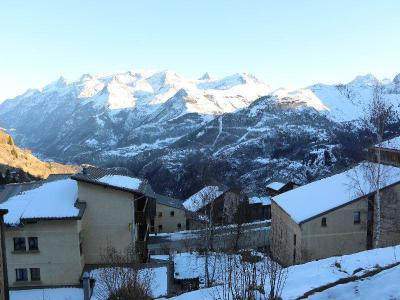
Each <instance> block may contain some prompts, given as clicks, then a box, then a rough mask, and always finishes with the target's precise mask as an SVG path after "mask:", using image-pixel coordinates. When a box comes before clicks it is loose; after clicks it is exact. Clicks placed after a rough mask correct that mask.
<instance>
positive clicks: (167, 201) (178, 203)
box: [155, 194, 185, 209]
mask: <svg viewBox="0 0 400 300" xmlns="http://www.w3.org/2000/svg"><path fill="white" fill-rule="evenodd" d="M155 198H156V202H157V203H159V204H162V205H165V206H169V207H174V208H178V209H184V208H185V207H184V206H183V202H182V200H178V199H175V198H171V197H168V196H164V195H160V194H155Z"/></svg>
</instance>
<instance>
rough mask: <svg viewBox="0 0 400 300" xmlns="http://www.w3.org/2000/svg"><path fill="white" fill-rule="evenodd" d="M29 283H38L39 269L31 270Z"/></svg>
mask: <svg viewBox="0 0 400 300" xmlns="http://www.w3.org/2000/svg"><path fill="white" fill-rule="evenodd" d="M31 281H40V269H39V268H31Z"/></svg>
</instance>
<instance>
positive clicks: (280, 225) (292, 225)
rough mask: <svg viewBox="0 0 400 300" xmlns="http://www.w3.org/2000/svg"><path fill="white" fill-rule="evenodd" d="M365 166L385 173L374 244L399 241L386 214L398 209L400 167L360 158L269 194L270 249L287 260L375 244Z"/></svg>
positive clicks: (399, 234)
mask: <svg viewBox="0 0 400 300" xmlns="http://www.w3.org/2000/svg"><path fill="white" fill-rule="evenodd" d="M370 168H374V169H376V168H380V170H381V171H382V174H385V175H384V176H383V175H382V181H381V184H380V187H381V188H380V190H381V196H382V197H381V203H382V205H381V208H382V219H381V237H380V244H379V246H382V247H383V246H389V245H394V244H399V243H400V232H399V231H397V233H396V231H392V230H389V228H390V227H391V220H390V219H389V218H386V216H389V215H390V214H391V215H393V211H397V212H398V211H400V168H397V167H394V166H387V165H378V164H376V163H373V162H363V163H361V164H359V165H357V166H355V167H353V168H351V169H349V170H347V171H345V172H342V173H339V174H336V175H333V176H330V177H327V178H324V179H321V180H318V181H315V182H312V183H310V184H307V185H304V186H301V187H298V188H296V189H294V190H291V191H288V192H286V193H283V194H280V195H278V196H275V197H273V198H272V207H271V210H272V220H271V224H272V226H271V230H272V234H271V241H270V243H271V250H272V253H273V255H274V256H275V257H276V258H277V259H278V260H279V261H281V262H282V263H283V264H284V265H292V264H299V263H304V262H307V261H310V260H314V259H321V258H326V257H330V256H335V255H342V254H349V253H354V252H358V251H362V250H366V249H371V248H372V247H374V242H373V241H374V238H375V228H376V218H375V213H374V211H375V209H376V208H375V206H376V203H375V201H374V199H375V192H376V189H374V185H373V184H371V181H369V180H368V178H369V175H368V172H369V170H370ZM394 217H396V215H395V216H394ZM397 218H398V214H397ZM384 228H388V230H385V229H384Z"/></svg>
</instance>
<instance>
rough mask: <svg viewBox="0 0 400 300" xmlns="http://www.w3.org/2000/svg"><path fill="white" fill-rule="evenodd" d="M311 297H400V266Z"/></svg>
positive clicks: (394, 298)
mask: <svg viewBox="0 0 400 300" xmlns="http://www.w3.org/2000/svg"><path fill="white" fill-rule="evenodd" d="M309 299H312V300H322V299H336V300H341V299H365V300H375V299H390V300H396V299H400V266H397V267H394V268H392V269H389V270H386V271H382V272H381V273H379V274H377V275H375V276H372V277H370V278H367V279H364V280H357V281H355V282H351V283H348V284H341V285H338V286H335V287H333V288H330V289H328V290H326V291H324V292H321V293H317V294H315V295H312V296H311V297H309Z"/></svg>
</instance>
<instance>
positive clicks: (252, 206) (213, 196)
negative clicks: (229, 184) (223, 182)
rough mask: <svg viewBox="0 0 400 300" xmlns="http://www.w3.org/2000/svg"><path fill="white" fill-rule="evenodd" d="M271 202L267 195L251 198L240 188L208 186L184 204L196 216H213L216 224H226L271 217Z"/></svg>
mask: <svg viewBox="0 0 400 300" xmlns="http://www.w3.org/2000/svg"><path fill="white" fill-rule="evenodd" d="M270 203H271V202H270V199H269V197H267V196H263V197H259V196H252V197H250V198H249V197H248V196H247V195H246V194H245V193H243V192H242V191H241V190H240V189H239V188H229V189H227V188H223V187H219V186H206V187H204V188H203V189H201V190H200V191H198V192H197V193H195V194H194V195H192V196H191V197H189V198H188V199H187V200H186V201H185V202H184V203H183V205H184V206H185V208H186V209H187V210H188V211H189V212H191V214H192V215H194V216H197V217H199V215H200V216H206V217H207V218H210V217H211V218H212V219H213V222H214V223H215V224H219V225H224V224H235V223H236V224H237V223H250V222H253V221H255V220H266V219H269V218H268V215H269V211H270ZM193 220H194V217H193V218H191V219H190V221H192V223H194V224H196V222H194V221H193ZM191 228H194V226H192V227H191Z"/></svg>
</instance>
